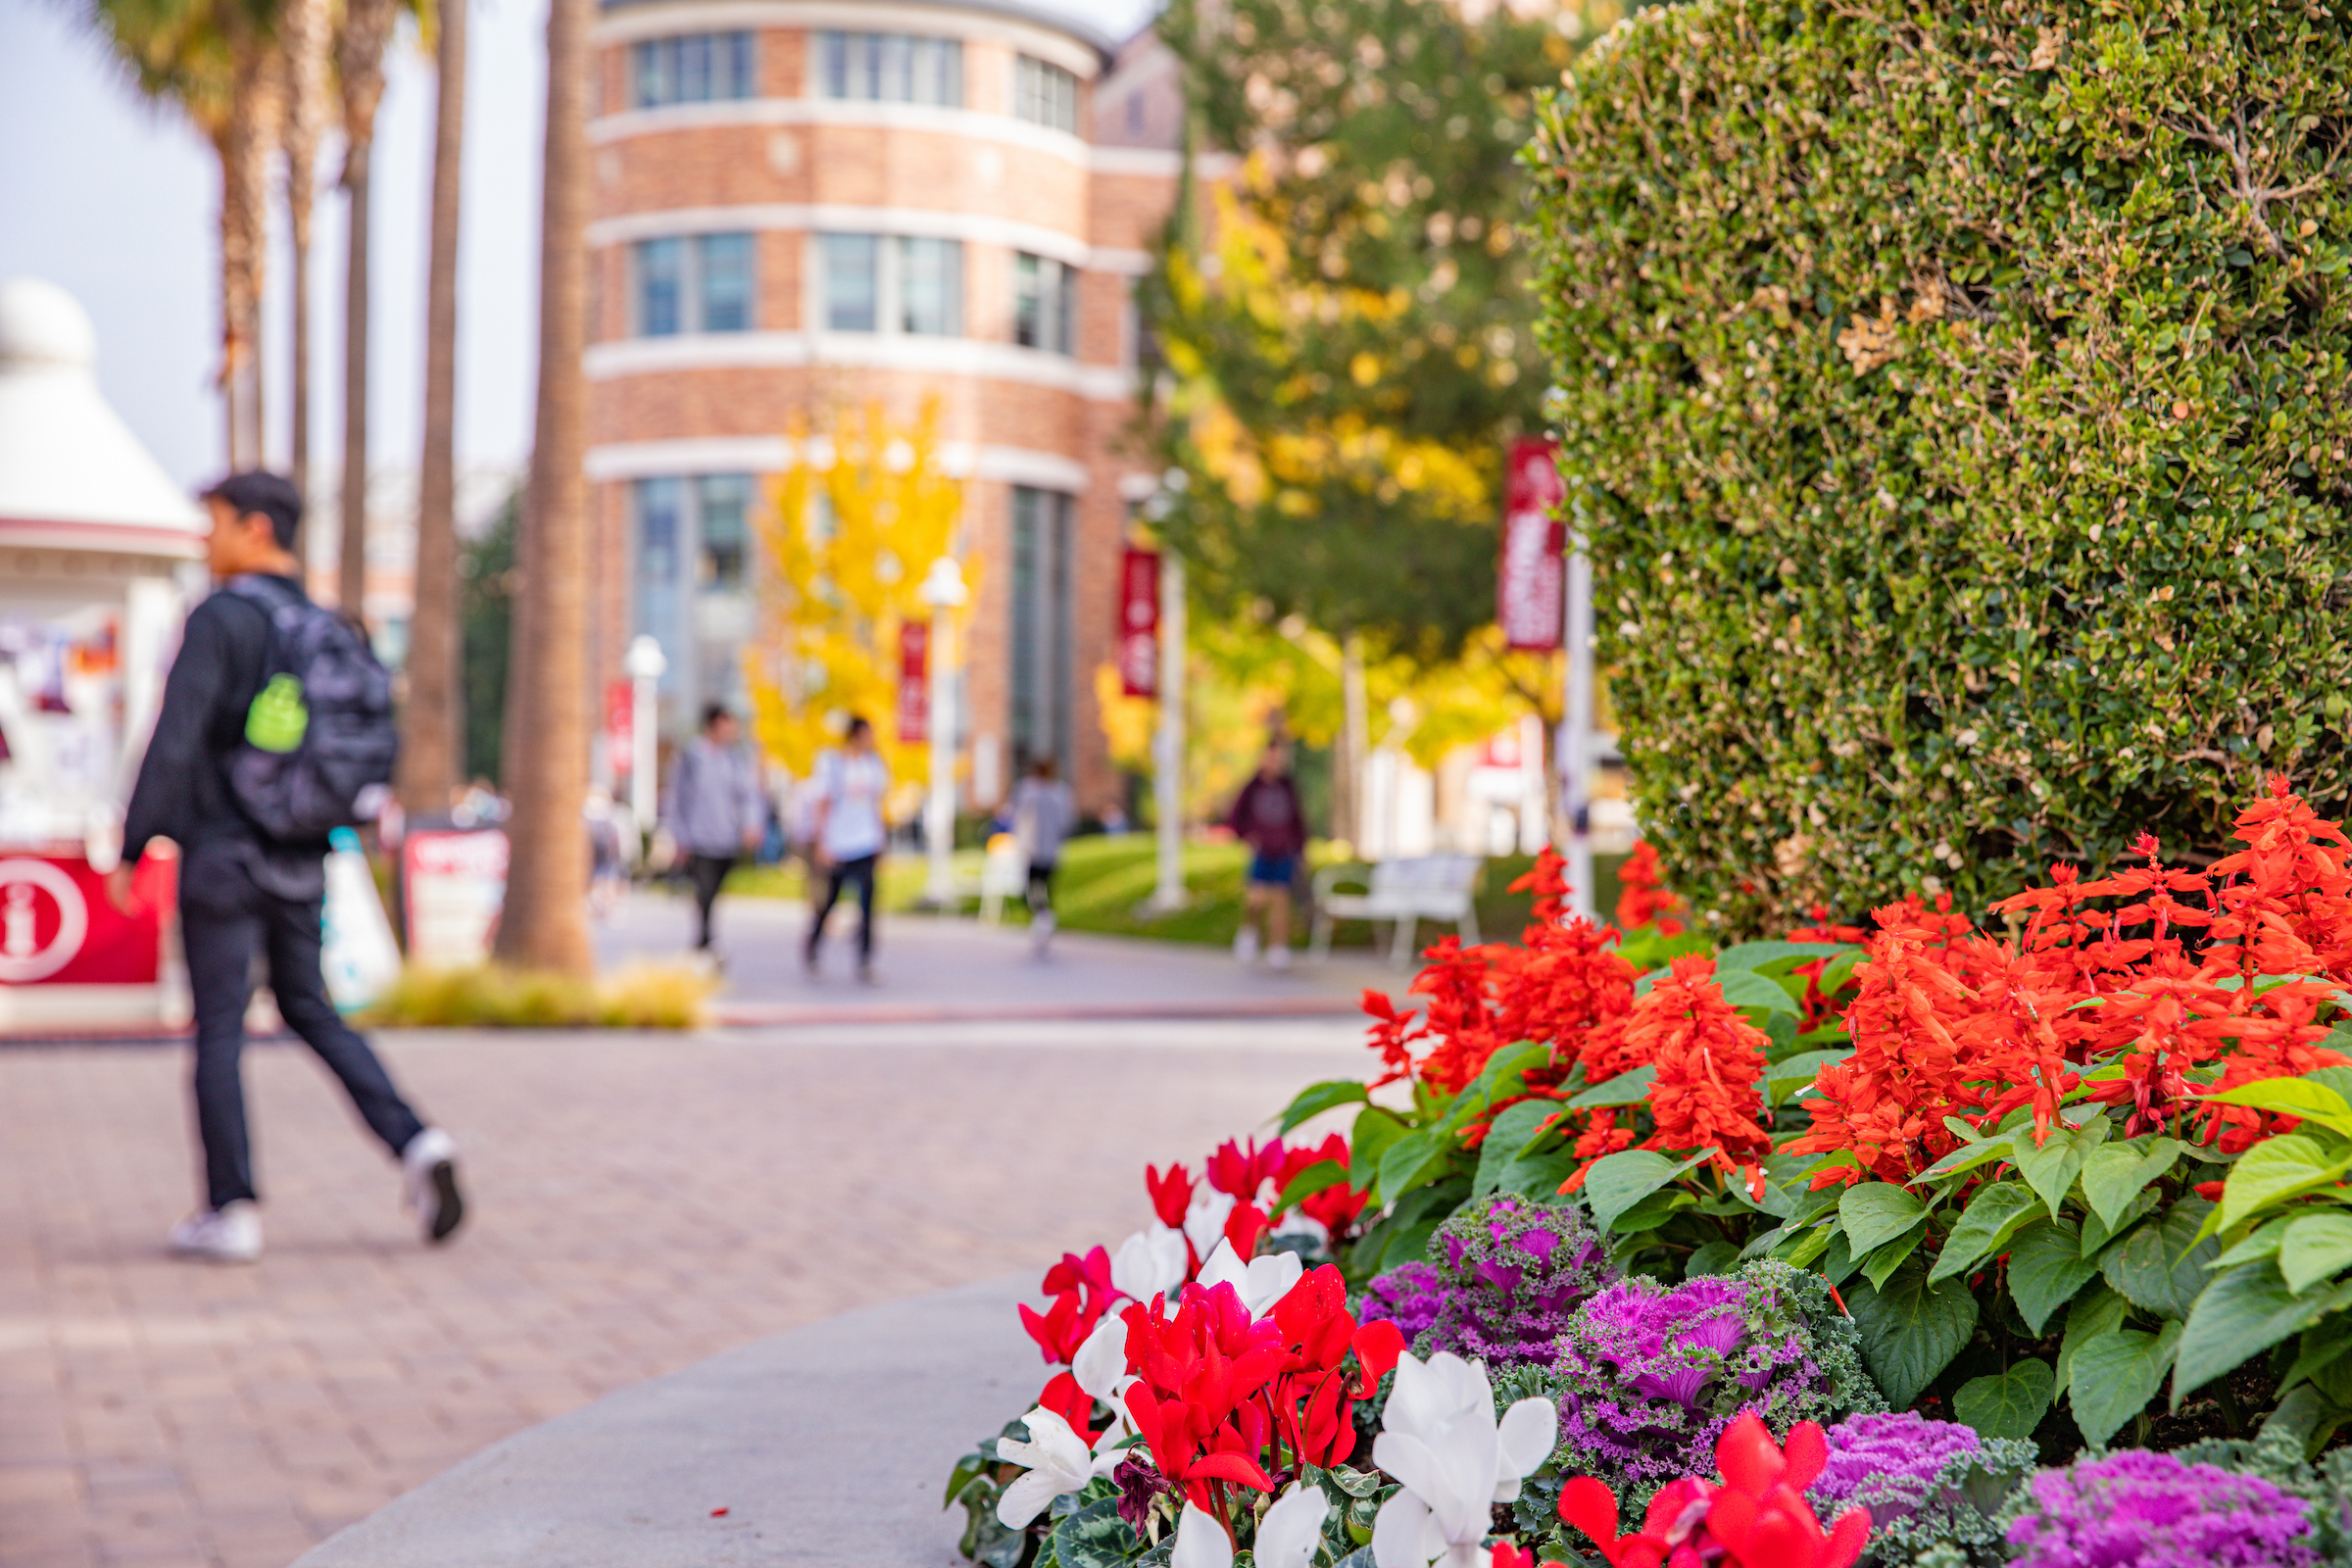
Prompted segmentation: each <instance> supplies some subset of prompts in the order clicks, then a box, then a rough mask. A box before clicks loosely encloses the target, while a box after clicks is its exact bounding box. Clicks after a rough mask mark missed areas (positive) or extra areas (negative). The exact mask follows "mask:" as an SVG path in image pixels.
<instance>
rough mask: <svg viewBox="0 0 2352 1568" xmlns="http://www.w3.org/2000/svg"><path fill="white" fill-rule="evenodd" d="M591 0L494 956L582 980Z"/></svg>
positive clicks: (561, 203)
mask: <svg viewBox="0 0 2352 1568" xmlns="http://www.w3.org/2000/svg"><path fill="white" fill-rule="evenodd" d="M590 5H591V0H549V4H548V9H547V154H546V163H545V167H544V170H543V196H542V208H541V213H540V222H539V406H538V420H537V428H536V430H535V432H534V435H533V440H532V446H531V481H530V482H531V507H530V522H529V527H528V529H527V531H526V537H525V543H526V545H527V548H528V550H529V560H528V562H527V564H526V566H525V570H524V576H523V580H522V585H521V590H522V592H521V597H522V598H523V599H524V600H526V601H527V602H528V607H529V608H528V613H527V615H526V616H525V624H524V628H523V629H524V630H525V631H526V632H527V635H526V636H525V637H523V638H521V639H518V640H517V642H516V644H515V677H516V678H515V680H514V681H513V682H512V685H513V688H514V690H515V692H516V693H517V694H519V695H520V696H521V697H522V698H523V701H524V705H525V709H526V711H527V712H528V713H529V722H530V726H531V733H530V743H529V744H528V745H527V746H523V747H521V748H518V750H517V757H516V760H517V761H518V762H519V763H520V764H521V765H520V767H519V768H517V769H516V771H515V776H514V779H513V783H512V796H513V800H514V803H515V812H514V815H513V817H512V818H510V820H509V829H508V830H509V833H510V835H511V836H512V839H513V854H512V856H511V858H510V860H509V869H508V873H507V905H506V911H505V913H504V914H503V915H502V916H501V917H500V920H499V930H498V956H499V957H501V958H502V959H504V960H506V961H507V962H509V963H515V964H520V965H524V966H527V967H530V968H540V969H558V970H562V971H564V972H565V973H568V974H574V975H579V976H583V977H585V976H586V975H587V974H589V973H590V972H591V970H592V969H593V968H594V966H595V957H594V955H593V954H592V953H591V952H590V949H589V945H588V833H587V829H586V827H585V825H584V824H583V822H582V820H581V816H580V809H581V805H582V803H583V800H584V798H585V796H586V793H587V785H588V662H587V632H588V482H587V477H586V475H585V473H584V472H583V470H582V464H583V460H584V458H585V456H586V445H587V441H586V435H587V431H586V422H587V410H586V398H585V394H586V391H587V388H586V385H585V382H584V380H583V377H582V374H581V367H580V356H581V354H582V353H583V352H584V351H585V349H586V347H587V328H588V308H587V307H588V252H587V243H586V241H587V233H586V228H587V207H588V180H587V174H588V127H587V103H586V89H587V84H588V22H589V16H590Z"/></svg>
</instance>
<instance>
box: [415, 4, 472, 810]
mask: <svg viewBox="0 0 2352 1568" xmlns="http://www.w3.org/2000/svg"><path fill="white" fill-rule="evenodd" d="M440 20H441V39H440V50H439V66H438V70H439V76H440V90H439V102H438V105H437V107H436V110H435V114H434V122H433V234H432V248H431V260H430V263H429V270H428V271H427V273H426V283H425V307H424V455H423V459H422V461H421V463H420V464H419V466H418V470H417V608H416V611H415V613H414V614H413V616H412V618H411V619H410V621H409V697H408V709H407V712H406V713H405V714H404V715H403V719H402V725H401V727H402V730H403V732H404V733H403V734H402V736H401V746H400V777H399V790H400V804H401V806H402V807H403V809H406V810H408V811H410V812H412V813H416V812H421V811H439V810H444V809H447V808H448V806H449V800H450V792H451V790H452V788H453V787H454V786H455V785H456V784H457V782H458V527H457V450H456V448H457V398H458V386H457V380H458V377H457V365H458V218H459V206H460V203H459V192H460V186H461V184H462V182H463V179H464V168H465V148H466V0H442V6H441V18H440Z"/></svg>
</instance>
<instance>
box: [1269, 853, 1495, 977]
mask: <svg viewBox="0 0 2352 1568" xmlns="http://www.w3.org/2000/svg"><path fill="white" fill-rule="evenodd" d="M1483 863H1484V862H1482V861H1481V860H1480V859H1479V858H1478V857H1477V856H1475V855H1425V856H1420V857H1417V858H1413V859H1409V860H1383V861H1381V862H1380V863H1379V864H1377V865H1372V866H1364V865H1327V866H1325V867H1324V868H1323V869H1322V870H1320V871H1317V872H1316V873H1315V888H1314V898H1315V931H1314V938H1313V940H1312V942H1311V943H1310V944H1309V951H1310V952H1311V953H1312V954H1313V956H1315V957H1317V958H1322V957H1327V956H1330V953H1331V927H1332V923H1333V922H1334V921H1336V920H1372V921H1381V920H1391V921H1394V922H1396V928H1397V930H1396V936H1395V938H1394V939H1393V940H1392V941H1391V942H1390V944H1389V961H1390V962H1391V963H1393V964H1396V965H1397V966H1398V967H1399V968H1401V967H1403V966H1405V965H1406V964H1409V963H1411V962H1412V959H1413V939H1414V937H1415V936H1416V935H1417V932H1418V927H1419V925H1420V923H1421V922H1422V921H1423V920H1450V921H1452V922H1453V928H1454V930H1455V931H1456V932H1457V933H1459V934H1460V936H1461V939H1462V941H1463V942H1464V943H1466V944H1472V945H1475V944H1476V943H1477V942H1478V940H1479V935H1478V905H1477V903H1476V902H1475V901H1474V900H1473V898H1472V897H1471V895H1472V892H1473V890H1474V889H1476V887H1477V886H1478V873H1479V868H1480V866H1481V865H1482V864H1483Z"/></svg>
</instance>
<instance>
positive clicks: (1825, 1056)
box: [1764, 1050, 1853, 1105]
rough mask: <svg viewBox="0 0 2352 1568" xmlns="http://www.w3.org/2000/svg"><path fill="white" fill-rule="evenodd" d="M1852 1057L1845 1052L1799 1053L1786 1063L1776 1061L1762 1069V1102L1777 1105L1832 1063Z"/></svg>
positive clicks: (1811, 1080) (1848, 1052)
mask: <svg viewBox="0 0 2352 1568" xmlns="http://www.w3.org/2000/svg"><path fill="white" fill-rule="evenodd" d="M1851 1055H1853V1052H1852V1051H1851V1050H1845V1051H1800V1052H1798V1053H1797V1054H1795V1055H1793V1056H1790V1057H1789V1059H1788V1060H1786V1061H1776V1062H1774V1063H1773V1064H1772V1065H1771V1066H1769V1067H1767V1068H1765V1069H1764V1103H1766V1104H1768V1105H1777V1104H1779V1103H1782V1102H1783V1101H1785V1100H1787V1099H1789V1097H1790V1096H1792V1095H1794V1094H1796V1093H1797V1092H1798V1091H1799V1090H1802V1089H1804V1088H1805V1087H1806V1086H1808V1085H1809V1084H1811V1083H1812V1082H1813V1080H1814V1079H1816V1078H1818V1077H1819V1076H1820V1075H1821V1069H1822V1068H1824V1067H1826V1066H1828V1065H1829V1064H1830V1063H1831V1062H1833V1061H1844V1060H1845V1059H1847V1058H1848V1057H1850V1056H1851Z"/></svg>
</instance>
